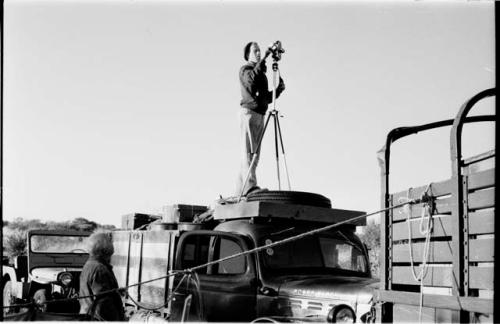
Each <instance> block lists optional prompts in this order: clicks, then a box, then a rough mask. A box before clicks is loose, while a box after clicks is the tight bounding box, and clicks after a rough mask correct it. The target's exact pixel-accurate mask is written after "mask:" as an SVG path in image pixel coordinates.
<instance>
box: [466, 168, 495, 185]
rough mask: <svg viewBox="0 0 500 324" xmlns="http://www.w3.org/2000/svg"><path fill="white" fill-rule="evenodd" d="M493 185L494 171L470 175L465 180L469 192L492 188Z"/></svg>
mask: <svg viewBox="0 0 500 324" xmlns="http://www.w3.org/2000/svg"><path fill="white" fill-rule="evenodd" d="M494 185H495V169H489V170H484V171H480V172H476V173H472V174H471V175H469V177H468V178H467V187H468V188H469V190H474V189H481V188H487V187H493V186H494Z"/></svg>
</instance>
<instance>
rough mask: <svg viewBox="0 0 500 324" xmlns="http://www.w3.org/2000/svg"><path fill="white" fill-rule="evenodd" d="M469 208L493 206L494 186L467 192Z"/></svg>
mask: <svg viewBox="0 0 500 324" xmlns="http://www.w3.org/2000/svg"><path fill="white" fill-rule="evenodd" d="M468 199H469V209H480V208H490V207H495V188H489V189H485V190H479V191H474V192H472V193H470V194H469V198H468Z"/></svg>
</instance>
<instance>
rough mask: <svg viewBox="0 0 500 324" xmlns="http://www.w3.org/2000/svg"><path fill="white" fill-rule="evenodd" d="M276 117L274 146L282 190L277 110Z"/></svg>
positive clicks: (274, 115) (279, 187) (279, 184)
mask: <svg viewBox="0 0 500 324" xmlns="http://www.w3.org/2000/svg"><path fill="white" fill-rule="evenodd" d="M273 117H274V147H275V151H276V171H277V172H278V189H279V190H281V178H280V155H279V149H278V115H277V112H275V113H274V114H273Z"/></svg>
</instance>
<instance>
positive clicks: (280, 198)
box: [247, 190, 332, 208]
mask: <svg viewBox="0 0 500 324" xmlns="http://www.w3.org/2000/svg"><path fill="white" fill-rule="evenodd" d="M247 201H265V202H275V203H282V204H297V205H307V206H315V207H325V208H331V207H332V203H331V201H330V199H328V198H327V197H325V196H322V195H319V194H316V193H312V192H303V191H283V190H275V191H259V192H256V193H250V194H249V195H248V196H247Z"/></svg>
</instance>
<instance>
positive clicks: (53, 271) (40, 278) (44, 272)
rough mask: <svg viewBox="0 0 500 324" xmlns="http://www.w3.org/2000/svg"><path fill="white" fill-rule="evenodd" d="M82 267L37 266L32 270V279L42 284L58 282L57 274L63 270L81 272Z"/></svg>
mask: <svg viewBox="0 0 500 324" xmlns="http://www.w3.org/2000/svg"><path fill="white" fill-rule="evenodd" d="M81 271H82V268H35V269H32V270H31V273H30V277H31V280H33V281H36V282H38V283H41V284H49V283H52V282H57V276H58V275H59V274H60V273H62V272H81Z"/></svg>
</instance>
